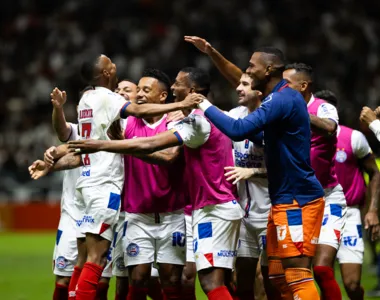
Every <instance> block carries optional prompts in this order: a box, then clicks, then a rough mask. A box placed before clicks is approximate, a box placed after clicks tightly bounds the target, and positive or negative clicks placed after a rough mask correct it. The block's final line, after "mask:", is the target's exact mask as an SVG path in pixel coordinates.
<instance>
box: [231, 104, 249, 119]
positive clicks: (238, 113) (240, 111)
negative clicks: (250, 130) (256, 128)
mask: <svg viewBox="0 0 380 300" xmlns="http://www.w3.org/2000/svg"><path fill="white" fill-rule="evenodd" d="M228 115H229V116H231V117H232V118H236V119H238V118H244V117H246V116H247V115H248V108H247V107H245V106H238V107H235V108H233V109H231V110H230V111H229V112H228Z"/></svg>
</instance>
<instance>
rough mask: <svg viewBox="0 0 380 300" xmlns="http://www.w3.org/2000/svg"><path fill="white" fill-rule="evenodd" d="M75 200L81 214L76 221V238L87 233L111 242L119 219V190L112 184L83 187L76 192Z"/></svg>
mask: <svg viewBox="0 0 380 300" xmlns="http://www.w3.org/2000/svg"><path fill="white" fill-rule="evenodd" d="M75 198H76V201H75V205H76V206H77V209H78V210H79V212H80V213H81V214H80V217H79V220H78V221H77V226H78V229H79V235H78V237H83V235H85V234H86V233H87V232H88V233H93V234H98V235H100V236H101V237H103V238H105V239H107V240H109V241H111V242H112V239H113V227H114V225H115V224H116V223H117V221H118V218H119V211H120V200H121V199H120V189H119V188H118V187H117V186H116V185H114V184H112V183H105V184H102V185H99V186H92V187H84V188H80V189H77V190H76V193H75ZM80 235H82V236H80Z"/></svg>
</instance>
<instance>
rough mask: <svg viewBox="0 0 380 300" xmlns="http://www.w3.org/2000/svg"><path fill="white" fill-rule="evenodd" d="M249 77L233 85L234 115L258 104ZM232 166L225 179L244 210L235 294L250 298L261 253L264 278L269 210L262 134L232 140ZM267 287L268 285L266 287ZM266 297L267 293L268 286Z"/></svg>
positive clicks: (244, 77) (240, 114)
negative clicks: (235, 188) (234, 187)
mask: <svg viewBox="0 0 380 300" xmlns="http://www.w3.org/2000/svg"><path fill="white" fill-rule="evenodd" d="M251 83H252V79H251V77H249V76H248V74H243V75H242V76H241V79H240V84H239V86H238V87H237V88H236V91H237V93H238V96H239V104H240V106H238V107H237V108H234V109H232V110H231V111H229V113H228V115H229V116H231V117H233V118H234V119H239V118H244V117H246V116H247V115H248V114H250V113H252V112H253V111H255V110H256V109H257V108H258V107H259V106H260V104H261V97H260V96H261V93H260V92H257V91H253V90H252V89H251ZM233 146H234V158H235V167H226V168H225V169H226V171H228V172H227V173H226V174H225V175H226V176H227V177H228V178H227V180H229V181H231V180H232V181H233V183H234V184H236V183H237V186H238V194H239V203H240V205H241V206H242V208H243V209H244V210H245V216H244V218H243V220H242V224H241V227H240V246H239V250H238V257H237V260H236V276H237V290H236V293H237V296H238V297H239V299H242V300H243V299H253V298H254V294H255V293H254V286H255V278H256V269H257V263H258V261H259V257H260V255H261V264H262V268H261V270H262V272H263V278H264V280H266V281H268V280H269V278H268V261H267V257H266V251H265V244H266V234H267V222H268V215H269V210H270V199H269V193H268V179H267V178H266V177H267V174H266V173H267V172H266V167H265V161H264V145H263V141H262V138H259V139H258V140H257V141H250V140H249V139H245V140H244V141H240V142H233ZM267 290H268V289H267ZM268 297H269V298H270V297H271V293H270V291H269V290H268Z"/></svg>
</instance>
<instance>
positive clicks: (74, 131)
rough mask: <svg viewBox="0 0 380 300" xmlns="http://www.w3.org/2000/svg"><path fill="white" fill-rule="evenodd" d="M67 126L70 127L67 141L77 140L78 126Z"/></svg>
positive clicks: (71, 124)
mask: <svg viewBox="0 0 380 300" xmlns="http://www.w3.org/2000/svg"><path fill="white" fill-rule="evenodd" d="M69 125H70V127H71V134H70V136H69V139H68V140H67V141H76V140H79V130H78V124H73V123H69Z"/></svg>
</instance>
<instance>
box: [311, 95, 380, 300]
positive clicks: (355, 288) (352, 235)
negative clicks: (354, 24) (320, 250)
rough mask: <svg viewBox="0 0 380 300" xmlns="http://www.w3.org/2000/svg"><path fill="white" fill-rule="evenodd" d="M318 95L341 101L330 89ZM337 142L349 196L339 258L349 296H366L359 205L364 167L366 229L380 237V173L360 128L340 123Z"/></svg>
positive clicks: (340, 172) (339, 165) (354, 299)
mask: <svg viewBox="0 0 380 300" xmlns="http://www.w3.org/2000/svg"><path fill="white" fill-rule="evenodd" d="M315 97H317V98H320V99H324V100H326V101H327V102H329V103H330V104H333V103H334V105H337V103H338V101H337V98H336V97H335V95H334V94H333V93H332V92H331V91H320V92H317V93H315ZM337 137H338V143H337V148H336V155H335V162H336V164H335V169H336V173H337V176H338V180H339V182H340V184H341V185H342V186H343V190H344V193H345V196H346V200H347V206H348V209H347V219H346V225H345V227H344V229H343V232H342V239H341V242H340V247H339V250H338V254H337V258H338V261H339V264H340V271H341V275H342V278H343V283H344V287H345V289H346V292H347V294H348V296H349V298H350V299H352V300H360V299H364V290H363V288H362V287H361V286H360V277H361V273H362V264H363V256H364V241H363V237H362V236H363V233H362V222H361V216H360V207H362V206H363V205H364V204H365V198H366V186H365V182H364V178H363V171H364V172H366V173H367V174H368V175H369V186H370V191H371V195H370V204H369V209H368V212H367V214H366V215H365V217H364V225H365V229H367V230H368V231H369V236H370V238H371V239H372V240H375V239H377V238H378V237H379V218H378V216H377V213H378V210H377V209H378V204H379V196H380V173H379V170H378V168H377V165H376V161H375V157H374V156H373V154H372V151H371V148H370V146H369V144H368V142H367V139H366V138H365V136H364V135H363V134H362V133H361V132H360V131H357V130H354V129H351V128H348V127H346V126H342V125H339V127H338V131H337Z"/></svg>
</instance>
